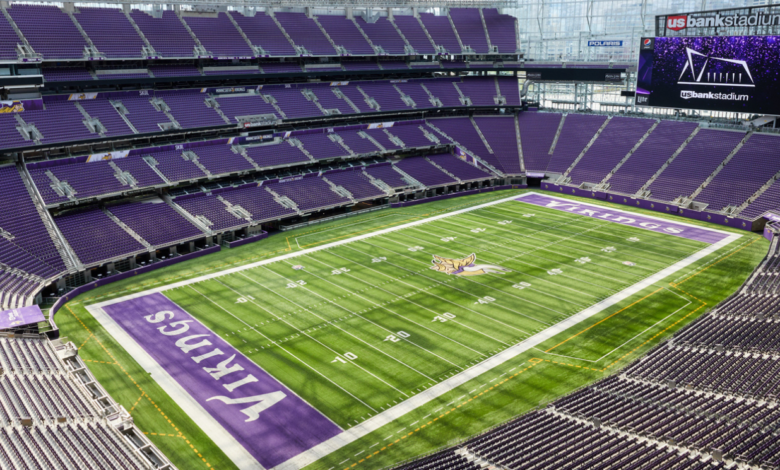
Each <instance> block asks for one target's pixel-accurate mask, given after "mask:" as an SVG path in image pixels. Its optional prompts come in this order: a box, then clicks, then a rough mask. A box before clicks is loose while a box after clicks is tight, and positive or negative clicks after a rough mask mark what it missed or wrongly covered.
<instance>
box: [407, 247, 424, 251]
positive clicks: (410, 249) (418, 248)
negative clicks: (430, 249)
mask: <svg viewBox="0 0 780 470" xmlns="http://www.w3.org/2000/svg"><path fill="white" fill-rule="evenodd" d="M407 249H408V250H409V251H423V250H424V249H425V248H423V247H421V246H410V247H409V248H407Z"/></svg>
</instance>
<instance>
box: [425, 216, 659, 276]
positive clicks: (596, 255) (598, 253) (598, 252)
mask: <svg viewBox="0 0 780 470" xmlns="http://www.w3.org/2000/svg"><path fill="white" fill-rule="evenodd" d="M472 215H475V216H478V215H477V214H472ZM467 216H468V215H466V216H465V217H467ZM490 220H493V219H490ZM441 222H442V223H446V224H449V225H452V223H451V222H448V221H446V220H442V221H441ZM600 226H601V225H597V226H595V227H593V228H591V229H589V230H591V231H593V230H596V229H597V228H599V227H600ZM490 228H491V230H496V231H504V230H506V229H505V228H503V227H495V226H494V227H490ZM413 230H416V229H413ZM582 233H587V231H586V232H582ZM548 235H549V233H548ZM465 236H467V237H469V238H474V239H477V240H482V239H481V238H476V237H472V236H469V235H468V234H466V235H465ZM487 237H488V238H489V237H496V238H500V239H502V240H507V241H508V242H507V244H498V245H499V246H503V247H506V248H509V249H511V250H513V251H521V250H518V249H515V248H512V247H511V246H509V245H510V244H512V243H520V244H523V245H530V244H527V243H523V242H522V240H526V239H530V240H537V241H540V242H542V243H543V244H542V245H541V246H539V247H535V249H534V250H533V252H536V251H546V252H552V253H556V254H560V253H558V252H555V251H553V250H551V249H549V248H548V247H550V246H553V245H558V244H559V243H561V242H565V241H578V240H577V238H578V237H577V236H572V237H566V238H561V239H559V240H557V241H555V242H552V243H550V242H548V241H546V240H542V239H539V238H535V237H531V236H526V237H522V238H519V239H514V238H509V237H505V236H502V235H497V234H495V233H492V232H487ZM485 241H487V242H488V243H493V242H491V241H490V240H485ZM530 246H534V245H530ZM558 246H559V247H561V248H564V247H565V248H566V249H568V250H572V251H575V252H580V253H584V254H587V255H588V256H592V257H594V258H601V259H603V260H605V261H610V262H617V261H616V260H615V259H614V258H611V257H608V256H606V255H604V254H602V253H603V252H602V251H601V249H602V248H604V247H603V246H596V245H590V244H588V246H590V247H592V248H594V249H595V250H596V251H595V252H593V251H588V250H585V249H583V248H575V247H571V246H567V245H558ZM633 249H636V248H635V247H634V248H633ZM533 256H535V257H538V258H541V259H545V260H549V261H554V260H551V259H549V258H547V257H544V256H539V255H536V254H534V255H533ZM575 256H576V255H575ZM635 259H638V260H645V261H648V262H651V263H658V260H655V259H650V258H644V257H642V256H635ZM589 264H590V265H594V266H600V267H602V268H604V269H609V270H611V271H618V272H620V273H623V274H628V275H631V276H635V275H636V273H634V272H631V271H626V270H624V269H621V268H620V267H619V266H618V267H612V266H608V265H604V264H599V263H596V262H591V263H589ZM663 265H666V263H664V264H663ZM661 267H663V266H661ZM636 268H638V269H640V270H645V271H650V272H654V271H655V270H654V269H651V268H647V267H644V266H642V265H638V266H636Z"/></svg>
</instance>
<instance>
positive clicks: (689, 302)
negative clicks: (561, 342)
mask: <svg viewBox="0 0 780 470" xmlns="http://www.w3.org/2000/svg"><path fill="white" fill-rule="evenodd" d="M664 290H665V291H667V292H670V293H672V294H674V295H676V296H677V297H680V298H681V299H683V300H687V301H688V303H687V304H685V305H683V306H682V307H680V308H678V309H677V310H675V311H674V312H672V313H670V314H669V315H667V316H665V317H663V318H662V319H660V320H658V321H657V322H655V323H653V324H652V325H650V326H648V327H647V328H645V329H644V330H642V331H640V332H639V333H637V334H636V336H634V337H633V338H631V339H629V340H628V341H626V342H625V343H623V344H621V345H620V346H618V347H616V348H615V349H613V350H612V351H610V352H608V353H606V354H604V355H603V356H601V357H600V358H598V359H596V360H595V361H594V360H591V359H583V358H581V357H573V356H564V355H563V354H555V353H550V352H547V351H544V350H543V349H539V348H534V349H536V350H537V351H539V352H540V353H541V354H547V355H550V356H558V357H565V358H566V359H576V360H578V361H583V362H590V363H592V364H595V363H597V362H599V361H601V360H602V359H604V358H605V357H607V356H610V355H611V354H612V353H614V352H615V351H617V350H618V349H620V348H622V347H623V346H625V345H627V344H628V343H630V342H631V341H634V340H635V339H637V338H639V337H640V336H642V335H643V334H645V333H647V332H648V331H649V330H650V329H651V328H655V327H656V326H658V325H659V324H661V323H663V322H665V321H666V320H667V319H669V318H671V317H673V316H675V315H677V312H679V311H680V310H682V309H684V308H686V307H687V306H689V305H690V304H692V303H693V301H692V300H688V299H686V298H685V297H683V296H681V295H680V294H678V293H677V292H674V291H672V290H669V289H667V288H666V287H664Z"/></svg>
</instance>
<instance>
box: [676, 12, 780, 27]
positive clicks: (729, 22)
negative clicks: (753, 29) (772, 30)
mask: <svg viewBox="0 0 780 470" xmlns="http://www.w3.org/2000/svg"><path fill="white" fill-rule="evenodd" d="M777 25H780V15H767V14H764V13H753V14H751V15H739V14H734V15H721V14H720V13H715V15H713V16H697V17H693V16H690V15H675V16H667V17H666V29H671V30H672V31H682V30H683V29H686V28H734V27H746V26H777Z"/></svg>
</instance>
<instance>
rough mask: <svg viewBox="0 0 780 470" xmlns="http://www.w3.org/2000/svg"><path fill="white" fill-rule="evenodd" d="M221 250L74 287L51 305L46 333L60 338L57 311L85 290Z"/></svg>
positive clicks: (213, 250)
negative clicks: (55, 317)
mask: <svg viewBox="0 0 780 470" xmlns="http://www.w3.org/2000/svg"><path fill="white" fill-rule="evenodd" d="M219 250H220V247H219V246H212V247H210V248H206V249H205V250H200V251H196V252H194V253H187V254H186V255H181V256H177V257H175V258H168V259H166V260H162V261H158V262H156V263H154V264H149V265H146V266H141V267H140V268H135V269H133V270H132V271H125V272H123V273H119V274H115V275H113V276H109V277H105V278H103V279H98V280H97V281H92V282H90V283H89V284H84V285H83V286H79V287H77V288H75V289H73V290H72V291H70V292H68V293H67V294H65V295H63V296H62V297H60V298H59V299H57V301H56V302H54V305H52V306H51V309H49V323H50V324H51V327H52V330H51V331H47V332H46V335H47V336H48V337H49V338H51V339H56V338H59V336H60V330H59V328H57V325H56V324H55V323H54V315H55V314H56V313H57V311H59V309H60V308H62V306H63V305H65V304H66V303H68V302H69V301H70V300H71V299H74V298H76V297H77V296H79V295H81V294H83V293H84V292H89V291H91V290H92V289H96V288H98V287H101V286H104V285H106V284H111V283H113V282H116V281H121V280H123V279H127V278H129V277H133V276H137V275H139V274H146V273H148V272H151V271H154V270H156V269H160V268H165V267H167V266H171V265H174V264H177V263H181V262H183V261H188V260H191V259H195V258H200V257H201V256H206V255H209V254H211V253H216V252H218V251H219Z"/></svg>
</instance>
